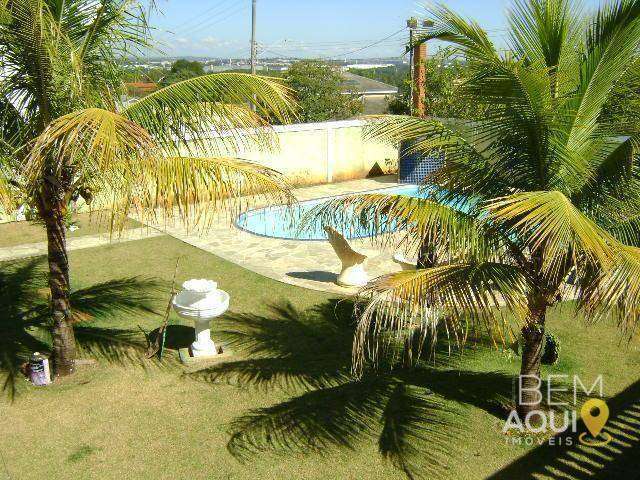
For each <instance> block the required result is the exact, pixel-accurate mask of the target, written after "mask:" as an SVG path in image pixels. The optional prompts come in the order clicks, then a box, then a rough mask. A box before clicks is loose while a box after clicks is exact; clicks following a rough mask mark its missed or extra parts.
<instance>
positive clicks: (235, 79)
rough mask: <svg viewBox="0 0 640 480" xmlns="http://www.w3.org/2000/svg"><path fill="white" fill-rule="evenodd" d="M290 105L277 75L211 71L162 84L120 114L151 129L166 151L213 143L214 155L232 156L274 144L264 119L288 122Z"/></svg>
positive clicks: (178, 151)
mask: <svg viewBox="0 0 640 480" xmlns="http://www.w3.org/2000/svg"><path fill="white" fill-rule="evenodd" d="M251 103H253V104H254V105H255V106H256V112H253V111H252V110H251V109H250V108H249V104H251ZM294 111H295V103H294V101H293V98H292V95H291V92H290V90H289V88H287V87H286V86H285V85H283V84H282V83H281V82H280V81H278V80H276V79H272V78H267V77H258V76H255V75H247V74H243V73H216V74H210V75H203V76H200V77H196V78H192V79H189V80H184V81H182V82H178V83H176V84H173V85H169V86H167V87H164V88H162V89H160V90H158V91H156V92H154V93H152V94H150V95H148V96H146V97H144V98H143V99H141V100H139V101H137V102H135V103H133V104H131V105H129V106H128V107H126V108H125V109H124V110H123V111H122V114H123V115H125V116H126V117H127V118H129V119H131V120H133V121H135V122H136V123H138V124H140V125H142V126H143V127H145V128H146V129H147V130H148V131H149V132H151V134H152V135H153V137H154V138H156V139H157V141H158V143H159V144H160V145H161V146H162V147H163V148H164V149H165V150H166V153H167V154H169V155H176V154H183V153H181V151H183V150H184V149H187V151H189V153H190V154H197V152H203V151H204V152H206V151H212V149H214V153H216V154H217V155H219V154H222V155H225V154H226V155H230V156H233V155H234V154H235V153H236V152H237V151H238V150H239V149H240V148H242V147H247V146H249V145H254V146H255V145H257V146H259V147H262V148H273V145H274V143H273V142H274V141H275V138H274V137H273V135H272V132H271V130H270V129H269V128H266V127H268V122H267V119H269V118H275V119H277V120H278V121H280V122H283V123H287V122H288V121H289V119H290V118H291V116H292V115H293V114H294ZM242 130H249V131H242ZM189 149H192V150H189ZM215 149H217V151H216V150H215Z"/></svg>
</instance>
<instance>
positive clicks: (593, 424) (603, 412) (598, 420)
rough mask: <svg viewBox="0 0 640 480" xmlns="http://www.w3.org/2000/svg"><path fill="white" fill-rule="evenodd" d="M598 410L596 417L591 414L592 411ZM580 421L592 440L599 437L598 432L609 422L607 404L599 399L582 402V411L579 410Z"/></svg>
mask: <svg viewBox="0 0 640 480" xmlns="http://www.w3.org/2000/svg"><path fill="white" fill-rule="evenodd" d="M596 409H597V410H598V413H597V415H594V414H593V411H594V410H596ZM580 415H581V416H582V421H583V422H584V424H585V425H586V426H587V428H588V429H589V433H591V436H592V437H593V438H595V437H597V436H598V435H600V432H601V431H602V429H603V428H604V426H605V425H606V423H607V420H609V407H608V406H607V404H606V403H605V402H604V401H603V400H600V399H599V398H592V399H590V400H587V401H586V402H584V405H582V409H581V410H580Z"/></svg>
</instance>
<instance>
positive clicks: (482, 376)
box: [189, 300, 512, 478]
mask: <svg viewBox="0 0 640 480" xmlns="http://www.w3.org/2000/svg"><path fill="white" fill-rule="evenodd" d="M352 319H353V304H352V303H350V302H348V301H344V300H343V301H341V302H328V303H325V304H323V305H321V306H319V307H317V308H314V309H312V310H309V311H299V310H297V309H296V308H295V307H294V306H292V305H291V304H280V305H274V306H272V313H271V315H268V316H260V315H250V314H249V315H247V314H245V315H230V316H227V317H226V318H225V319H224V320H223V322H222V324H221V326H220V331H218V332H216V335H218V336H219V337H220V338H222V339H223V341H224V342H225V343H226V344H227V345H229V346H230V347H231V348H232V349H233V350H234V351H235V352H238V353H239V355H240V356H241V359H240V360H237V361H233V362H229V363H222V364H218V365H214V366H212V367H209V368H206V369H202V370H199V371H197V372H193V373H190V374H189V375H191V376H193V377H195V378H197V379H200V380H204V381H209V382H215V383H219V382H228V383H231V384H235V385H239V386H255V387H257V388H260V389H274V388H276V389H281V390H284V391H285V392H287V393H288V394H289V395H290V397H289V398H288V399H287V400H286V401H283V402H281V403H278V404H275V405H272V406H269V407H266V408H258V409H254V410H251V411H249V412H248V413H247V414H245V415H242V416H240V417H238V418H236V419H235V420H234V421H233V422H232V423H231V425H230V432H229V433H230V439H229V441H228V444H227V448H228V450H229V451H230V453H231V454H232V455H233V456H234V457H236V458H237V459H238V460H240V461H243V462H244V461H248V460H250V459H251V458H252V457H254V456H256V455H258V454H260V453H262V452H273V453H279V454H291V453H322V452H323V451H325V450H326V449H329V448H343V449H344V448H346V449H355V448H356V447H357V446H358V444H359V442H361V441H363V440H366V439H367V438H368V439H371V438H373V439H374V440H375V441H377V444H378V451H379V453H380V454H381V455H382V456H383V457H384V458H386V459H387V460H389V461H390V462H391V463H392V464H393V465H394V466H395V467H396V468H398V469H400V470H402V471H403V472H404V473H405V474H406V475H407V476H408V477H409V478H422V477H425V476H428V477H430V478H434V477H446V467H445V465H446V463H447V459H448V457H449V456H450V455H451V454H453V453H454V452H452V451H451V446H452V445H455V444H456V442H455V438H456V437H457V436H459V435H460V434H461V433H463V428H461V426H462V423H463V420H462V422H461V419H462V418H463V417H461V415H462V414H461V412H459V411H453V410H451V409H450V408H447V407H445V405H451V404H452V402H446V401H445V400H454V401H455V402H458V403H460V404H461V405H465V404H466V405H473V406H475V407H478V408H481V409H483V410H485V411H487V412H490V413H491V414H493V415H496V416H499V417H500V418H505V414H504V409H500V408H499V406H500V405H501V404H503V402H504V401H505V399H508V398H510V394H511V386H512V379H511V376H509V375H507V374H506V373H505V374H502V373H477V372H469V371H464V370H459V369H447V368H442V367H441V366H439V367H438V368H435V367H434V368H430V367H425V366H421V367H419V368H412V369H404V368H394V369H391V370H389V369H386V370H384V371H382V370H381V371H380V372H368V373H367V374H365V375H364V376H363V378H360V379H356V378H354V377H353V376H352V375H351V373H350V367H351V347H352V341H353V333H354V328H353V325H352Z"/></svg>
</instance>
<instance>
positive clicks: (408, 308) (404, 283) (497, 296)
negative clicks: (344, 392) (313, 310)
mask: <svg viewBox="0 0 640 480" xmlns="http://www.w3.org/2000/svg"><path fill="white" fill-rule="evenodd" d="M526 291H527V278H526V277H525V275H523V273H522V272H521V271H520V269H519V268H518V267H516V266H512V265H506V264H501V263H495V262H482V263H477V264H448V265H441V266H437V267H434V268H428V269H421V270H416V271H411V272H399V273H393V274H390V275H385V276H382V277H379V278H377V279H375V280H373V281H372V282H370V283H369V284H368V285H367V286H366V287H365V288H364V289H363V290H362V291H361V292H360V294H359V297H360V298H361V299H362V301H363V302H364V303H365V304H366V305H365V307H364V309H363V310H362V312H361V314H360V315H359V316H358V324H357V329H356V335H355V339H354V343H353V355H354V363H353V369H354V371H355V372H356V373H357V374H361V373H362V372H363V369H364V367H365V364H366V361H367V360H372V361H374V362H375V361H377V360H378V359H379V358H380V352H381V351H384V348H382V349H381V344H382V342H383V341H386V342H388V343H389V344H391V343H396V342H397V341H398V340H401V339H403V338H404V335H403V334H404V332H405V331H406V330H408V329H414V330H415V329H418V330H419V331H420V332H421V334H422V335H423V337H424V338H426V337H427V336H428V335H430V336H432V337H434V338H435V337H436V336H437V333H438V328H439V327H440V326H443V327H445V328H446V329H447V332H448V334H449V335H451V336H453V337H454V338H455V340H456V341H461V339H462V338H463V337H464V333H465V331H466V330H467V328H468V327H469V326H470V324H471V325H475V326H477V325H483V326H486V327H487V328H489V329H495V328H496V327H498V328H500V327H501V326H502V325H501V321H500V320H499V319H498V317H499V316H500V314H499V312H498V309H499V308H500V307H501V306H506V307H507V308H508V309H509V310H510V311H512V312H513V313H514V314H516V318H524V316H525V312H526V308H527V305H526V295H525V294H526ZM387 332H391V333H392V336H391V337H387V338H386V340H384V336H385V335H386V333H387ZM434 343H435V342H434Z"/></svg>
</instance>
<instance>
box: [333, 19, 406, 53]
mask: <svg viewBox="0 0 640 480" xmlns="http://www.w3.org/2000/svg"><path fill="white" fill-rule="evenodd" d="M405 30H406V27H402V28H401V29H400V30H398V31H397V32H393V33H392V34H391V35H388V36H386V37H384V38H381V39H380V40H378V41H377V42H373V43H370V44H369V45H366V46H364V47H361V48H357V49H356V50H351V51H350V52H343V53H339V54H336V55H333V56H330V57H325V58H324V59H330V58H335V57H346V56H349V55H352V54H354V53H358V52H362V51H363V50H368V49H369V48H372V47H375V46H377V45H379V44H381V43H382V42H384V41H385V40H389V39H390V38H393V37H395V36H396V35H398V34H399V33H402V32H404V31H405Z"/></svg>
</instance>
